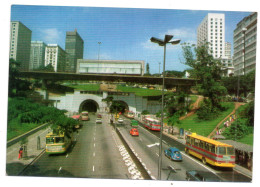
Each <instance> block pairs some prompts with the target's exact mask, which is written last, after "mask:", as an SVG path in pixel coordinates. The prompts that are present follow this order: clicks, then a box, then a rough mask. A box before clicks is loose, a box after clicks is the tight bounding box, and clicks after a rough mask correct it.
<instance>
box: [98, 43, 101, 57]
mask: <svg viewBox="0 0 260 187" xmlns="http://www.w3.org/2000/svg"><path fill="white" fill-rule="evenodd" d="M100 44H101V42H98V60H99V52H100Z"/></svg>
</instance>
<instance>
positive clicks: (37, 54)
mask: <svg viewBox="0 0 260 187" xmlns="http://www.w3.org/2000/svg"><path fill="white" fill-rule="evenodd" d="M45 48H46V44H45V43H44V42H42V41H32V42H31V53H30V64H29V70H35V69H39V68H40V67H41V66H44V61H45Z"/></svg>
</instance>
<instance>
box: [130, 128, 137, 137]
mask: <svg viewBox="0 0 260 187" xmlns="http://www.w3.org/2000/svg"><path fill="white" fill-rule="evenodd" d="M130 134H131V135H132V136H139V132H138V130H137V129H136V128H133V129H131V130H130Z"/></svg>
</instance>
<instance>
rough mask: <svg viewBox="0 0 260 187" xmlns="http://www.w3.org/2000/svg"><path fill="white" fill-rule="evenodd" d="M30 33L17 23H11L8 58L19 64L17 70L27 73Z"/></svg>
mask: <svg viewBox="0 0 260 187" xmlns="http://www.w3.org/2000/svg"><path fill="white" fill-rule="evenodd" d="M31 36H32V31H31V30H30V29H29V28H27V27H26V26H25V25H24V24H22V23H21V22H19V21H12V22H11V28H10V53H9V58H12V59H14V60H15V61H17V62H20V64H21V65H20V66H19V67H18V69H19V70H23V71H28V70H29V62H30V48H31Z"/></svg>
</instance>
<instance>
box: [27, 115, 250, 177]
mask: <svg viewBox="0 0 260 187" xmlns="http://www.w3.org/2000/svg"><path fill="white" fill-rule="evenodd" d="M108 119H109V116H108V115H107V114H103V116H102V124H96V123H95V120H96V115H91V116H90V121H86V122H84V123H83V126H82V128H81V129H80V130H79V131H78V132H75V134H74V138H73V145H72V146H71V148H70V150H69V151H68V152H67V153H66V154H62V155H48V154H43V155H42V156H41V157H40V158H38V159H37V160H36V161H35V162H34V163H33V164H32V165H30V166H29V167H28V168H27V169H26V170H25V171H24V172H23V173H22V175H24V176H53V177H79V178H107V179H143V177H142V175H141V173H140V171H139V170H138V169H137V167H136V165H135V163H134V161H133V160H132V159H131V157H130V156H129V154H128V153H127V151H126V149H125V147H124V145H123V144H122V142H121V141H120V139H119V137H118V135H117V133H116V131H115V125H111V124H109V123H108V122H109V120H108ZM117 128H118V130H119V132H120V133H121V135H122V136H123V138H124V139H125V141H126V142H127V143H128V145H129V146H130V147H131V148H132V150H134V152H135V153H136V155H137V156H138V158H139V160H140V161H141V162H142V164H143V165H144V166H145V168H146V169H147V171H148V172H149V173H150V175H151V177H152V178H153V179H157V176H158V159H159V138H158V137H159V132H153V131H150V130H148V129H146V128H144V127H143V126H142V125H140V124H139V126H138V131H139V136H138V137H132V136H131V135H130V133H129V131H130V130H131V126H130V120H129V119H126V118H124V123H123V124H121V125H117ZM168 147H177V148H178V149H179V150H180V151H181V154H182V156H183V161H182V162H175V161H171V160H170V159H168V158H167V157H166V156H164V155H162V174H161V179H162V180H173V181H185V180H186V171H188V170H200V171H204V172H208V173H212V174H214V175H216V176H218V177H219V178H220V179H221V180H222V181H225V182H227V181H230V182H234V181H236V182H238V181H243V182H250V181H251V178H248V177H246V176H244V175H242V174H240V173H238V172H236V171H235V170H227V169H218V168H213V167H210V166H207V165H206V166H205V165H203V164H202V163H201V161H200V160H198V159H196V158H195V157H192V156H190V155H186V154H185V152H184V145H183V144H181V143H179V142H178V141H176V140H174V139H172V138H169V137H168V136H163V150H165V149H167V148H168ZM169 167H171V168H174V169H176V173H174V172H171V173H170V170H169Z"/></svg>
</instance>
